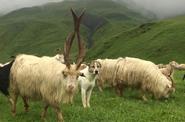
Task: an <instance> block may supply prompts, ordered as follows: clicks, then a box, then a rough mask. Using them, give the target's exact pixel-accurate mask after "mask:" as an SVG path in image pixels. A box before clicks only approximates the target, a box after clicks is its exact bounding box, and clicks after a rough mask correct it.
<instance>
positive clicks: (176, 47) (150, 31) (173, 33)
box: [89, 16, 185, 63]
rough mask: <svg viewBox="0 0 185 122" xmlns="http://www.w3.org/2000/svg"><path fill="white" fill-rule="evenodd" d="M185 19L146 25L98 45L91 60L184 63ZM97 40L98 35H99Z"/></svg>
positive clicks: (116, 35)
mask: <svg viewBox="0 0 185 122" xmlns="http://www.w3.org/2000/svg"><path fill="white" fill-rule="evenodd" d="M184 35H185V17H184V16H182V17H176V18H172V19H166V20H162V21H159V22H153V23H146V24H142V25H140V26H137V27H134V28H131V29H129V30H127V31H122V32H120V33H117V34H115V35H113V36H112V37H111V38H106V37H103V38H102V39H101V41H97V42H96V45H95V46H94V48H92V51H91V50H90V51H89V55H90V58H92V59H93V58H97V57H99V58H100V57H101V58H102V57H103V58H106V57H109V58H112V57H113V58H115V57H119V56H123V57H125V56H133V57H139V58H143V59H147V60H152V61H154V62H156V63H160V62H163V63H167V62H169V61H171V60H177V61H179V62H184V60H185V56H184V54H183V52H184V49H185V43H184V42H185V37H184ZM97 38H99V35H98V34H97Z"/></svg>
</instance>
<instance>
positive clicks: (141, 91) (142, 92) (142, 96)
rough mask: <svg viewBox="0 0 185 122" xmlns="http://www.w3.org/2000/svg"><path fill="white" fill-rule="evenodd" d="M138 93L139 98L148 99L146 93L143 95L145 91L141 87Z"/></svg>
mask: <svg viewBox="0 0 185 122" xmlns="http://www.w3.org/2000/svg"><path fill="white" fill-rule="evenodd" d="M140 94H141V98H142V100H143V101H148V99H147V97H146V95H145V91H144V90H143V89H141V90H140Z"/></svg>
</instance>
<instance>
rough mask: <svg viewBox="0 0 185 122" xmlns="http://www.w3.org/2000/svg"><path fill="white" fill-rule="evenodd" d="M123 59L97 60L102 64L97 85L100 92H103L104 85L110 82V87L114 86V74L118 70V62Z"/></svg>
mask: <svg viewBox="0 0 185 122" xmlns="http://www.w3.org/2000/svg"><path fill="white" fill-rule="evenodd" d="M120 59H122V58H118V59H97V60H96V61H98V62H100V64H101V70H100V74H99V76H98V79H97V81H98V82H97V85H98V88H99V90H100V91H103V90H102V89H103V85H104V84H105V83H106V82H108V84H109V85H111V86H113V80H114V74H115V70H116V67H115V66H116V64H117V62H118V61H119V60H120Z"/></svg>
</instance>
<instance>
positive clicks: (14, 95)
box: [9, 94, 18, 116]
mask: <svg viewBox="0 0 185 122" xmlns="http://www.w3.org/2000/svg"><path fill="white" fill-rule="evenodd" d="M17 98H18V95H17V94H13V95H12V96H11V98H10V99H9V100H10V102H11V105H12V107H11V112H12V116H15V115H16V103H17Z"/></svg>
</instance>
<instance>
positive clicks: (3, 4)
mask: <svg viewBox="0 0 185 122" xmlns="http://www.w3.org/2000/svg"><path fill="white" fill-rule="evenodd" d="M58 1H62V0H0V13H7V12H10V11H13V10H16V9H19V8H24V7H32V6H37V5H42V4H46V3H48V2H58Z"/></svg>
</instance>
